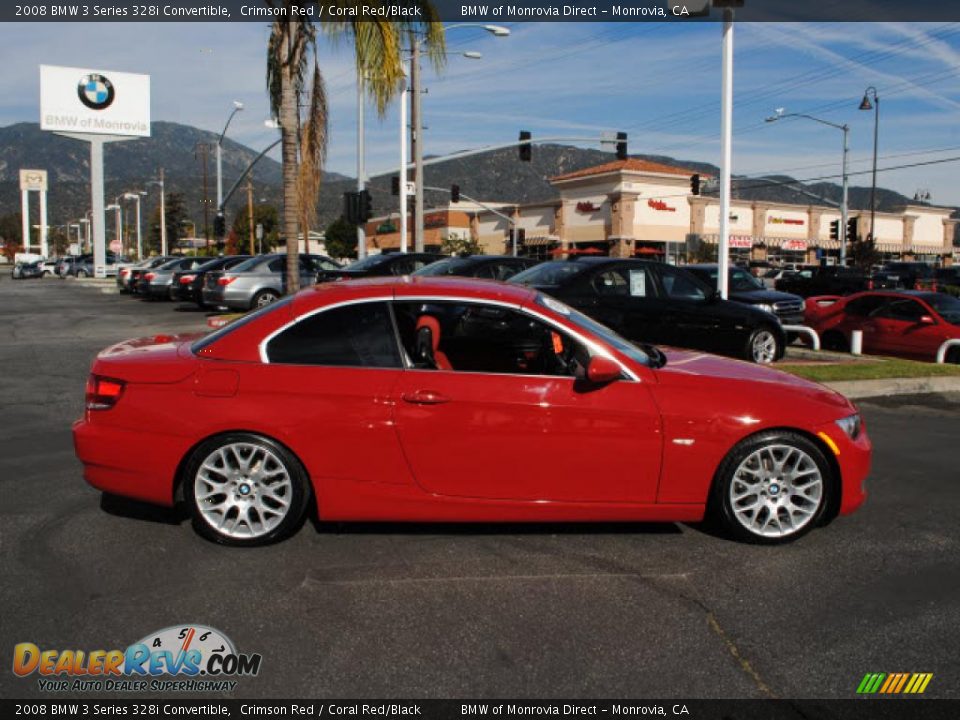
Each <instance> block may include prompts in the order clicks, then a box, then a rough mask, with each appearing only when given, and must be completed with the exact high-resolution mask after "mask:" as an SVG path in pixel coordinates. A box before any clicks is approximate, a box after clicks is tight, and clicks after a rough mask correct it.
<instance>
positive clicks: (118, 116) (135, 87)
mask: <svg viewBox="0 0 960 720" xmlns="http://www.w3.org/2000/svg"><path fill="white" fill-rule="evenodd" d="M40 127H41V129H43V130H56V131H59V132H72V133H90V134H95V135H132V136H140V137H148V136H149V135H150V76H149V75H135V74H133V73H124V72H112V71H110V70H91V69H89V68H71V67H57V66H53V65H41V66H40Z"/></svg>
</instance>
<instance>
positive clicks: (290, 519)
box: [183, 433, 311, 547]
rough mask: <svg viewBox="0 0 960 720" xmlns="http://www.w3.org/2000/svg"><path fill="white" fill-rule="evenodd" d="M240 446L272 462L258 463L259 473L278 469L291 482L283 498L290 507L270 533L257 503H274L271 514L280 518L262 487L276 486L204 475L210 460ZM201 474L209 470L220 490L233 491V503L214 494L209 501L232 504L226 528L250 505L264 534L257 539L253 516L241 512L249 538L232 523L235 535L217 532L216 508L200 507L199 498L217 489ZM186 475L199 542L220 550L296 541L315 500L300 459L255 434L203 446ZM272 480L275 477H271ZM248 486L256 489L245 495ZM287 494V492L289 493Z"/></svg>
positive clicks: (187, 495) (214, 440) (223, 438)
mask: <svg viewBox="0 0 960 720" xmlns="http://www.w3.org/2000/svg"><path fill="white" fill-rule="evenodd" d="M237 445H240V446H247V447H250V448H256V451H255V452H258V453H262V455H261V457H264V458H265V457H266V456H267V455H269V456H270V457H271V458H272V459H271V460H270V461H267V460H266V459H264V460H262V461H258V464H259V465H260V466H261V467H266V466H267V465H268V462H269V463H275V464H274V467H275V468H276V467H278V466H280V467H282V469H283V471H284V472H285V473H286V475H287V478H288V479H289V491H288V492H287V494H284V495H282V496H280V497H281V499H282V498H285V499H286V500H287V501H288V504H287V507H286V510H285V511H284V512H285V514H282V515H281V517H280V519H279V520H277V521H276V524H275V525H274V526H272V527H269V529H266V528H265V521H264V518H265V517H266V515H265V514H261V513H260V512H259V510H257V508H258V503H265V502H266V501H267V500H271V505H270V508H268V509H271V508H272V512H273V514H274V515H277V514H278V513H279V510H278V509H277V506H278V503H276V502H272V501H273V499H274V498H275V497H276V496H274V495H270V494H264V493H263V492H262V491H263V488H264V487H276V485H270V484H269V483H263V481H262V480H255V479H253V478H241V479H239V480H231V479H230V478H229V476H228V475H227V473H226V471H225V472H224V474H222V475H220V474H219V473H217V472H216V471H214V472H213V473H212V474H211V472H210V471H209V470H206V469H204V468H203V467H202V466H203V465H204V463H205V462H206V463H207V464H208V467H209V466H210V464H211V463H210V462H209V461H210V458H211V456H212V455H214V454H216V453H217V452H218V451H220V450H224V449H226V448H229V447H231V446H233V447H236V446H237ZM225 454H226V453H225ZM241 456H242V451H241ZM234 457H236V456H234ZM201 470H205V472H206V473H207V475H208V477H212V478H213V479H215V480H216V481H217V485H220V484H222V485H223V486H224V488H227V487H229V488H230V492H231V493H232V497H228V496H227V495H228V493H227V492H224V493H216V494H214V495H211V496H210V498H214V499H216V498H219V497H223V498H224V501H225V502H226V501H229V500H232V501H233V502H234V505H233V506H232V507H231V508H228V509H227V510H226V511H225V512H223V513H222V517H223V519H224V521H225V522H224V523H223V524H225V525H226V524H229V523H230V522H231V519H232V518H233V517H239V515H240V514H241V511H239V510H237V512H236V513H233V512H232V511H233V510H234V509H236V508H238V507H239V506H240V505H239V503H240V501H244V502H246V501H248V500H249V501H251V507H252V508H253V509H254V510H255V511H256V515H257V517H259V518H261V520H260V521H259V522H260V523H261V525H262V526H263V527H261V528H260V532H259V534H255V533H256V532H257V528H254V527H253V526H252V524H251V523H250V522H249V519H250V518H251V516H252V514H251V513H250V512H249V510H244V511H243V513H245V515H244V516H245V518H246V521H245V522H246V525H247V527H248V529H249V534H248V535H247V536H244V535H242V534H239V533H238V532H237V531H238V528H237V525H238V523H236V522H235V523H233V527H234V533H233V534H230V533H228V532H226V531H225V529H218V528H217V527H215V526H214V524H213V522H214V520H213V519H212V517H213V515H212V512H213V510H214V506H208V507H202V504H203V501H202V500H200V499H198V497H197V495H198V492H199V493H202V492H204V491H206V492H211V488H212V487H214V486H213V485H211V484H209V483H206V482H205V480H204V479H202V478H200V471H201ZM183 472H184V475H183V497H184V499H185V500H186V504H187V507H188V509H189V511H190V517H191V519H192V522H193V527H194V530H196V532H197V534H199V535H200V536H202V537H204V538H206V539H208V540H211V541H213V542H215V543H219V544H221V545H231V546H235V547H253V546H257V545H268V544H270V543H274V542H278V541H280V540H283V539H284V538H286V537H288V536H290V535H292V534H293V533H294V532H296V531H297V530H298V529H299V528H300V526H301V525H302V524H303V521H304V518H305V517H306V510H307V505H308V502H309V500H310V496H311V494H310V484H309V480H308V478H307V473H306V470H304V468H303V465H302V464H301V463H300V461H299V460H298V459H297V458H296V456H294V455H293V453H291V452H290V451H289V450H287V449H286V448H285V447H284V446H283V445H281V444H280V443H278V442H275V441H273V440H271V439H270V438H267V437H263V436H262V435H255V434H253V433H227V434H225V435H219V436H217V437H214V438H211V439H209V440H207V441H206V442H204V443H202V444H201V445H199V446H198V447H197V448H196V449H195V450H194V451H193V453H192V454H191V455H190V459H189V460H188V461H187V463H186V466H185V468H184V471H183ZM246 472H249V471H246ZM268 477H275V476H272V475H268ZM221 481H222V482H221ZM198 482H199V483H204V484H203V485H201V486H200V487H199V489H198ZM258 483H260V485H258ZM246 484H249V485H250V486H252V489H249V488H248V489H245V490H244V488H243V485H246ZM284 489H285V490H286V488H284ZM258 494H260V495H262V497H263V498H264V499H263V500H260V499H259V498H258ZM208 499H209V498H208ZM270 521H271V522H272V521H273V518H272V517H271V518H270ZM255 522H257V521H255Z"/></svg>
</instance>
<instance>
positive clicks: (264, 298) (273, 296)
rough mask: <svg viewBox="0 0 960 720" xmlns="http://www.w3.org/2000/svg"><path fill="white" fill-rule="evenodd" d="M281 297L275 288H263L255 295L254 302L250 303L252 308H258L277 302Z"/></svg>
mask: <svg viewBox="0 0 960 720" xmlns="http://www.w3.org/2000/svg"><path fill="white" fill-rule="evenodd" d="M279 297H280V296H279V295H278V294H277V293H275V292H274V291H273V290H261V291H260V292H258V293H257V294H256V295H254V296H253V302H252V303H250V309H251V310H256V309H257V308H262V307H263V306H265V305H269V304H270V303H272V302H276V300H277V299H278V298H279Z"/></svg>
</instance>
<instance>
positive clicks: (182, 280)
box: [180, 275, 197, 285]
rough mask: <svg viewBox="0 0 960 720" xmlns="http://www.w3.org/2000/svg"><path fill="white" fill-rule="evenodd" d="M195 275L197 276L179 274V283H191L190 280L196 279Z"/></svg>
mask: <svg viewBox="0 0 960 720" xmlns="http://www.w3.org/2000/svg"><path fill="white" fill-rule="evenodd" d="M196 277H197V276H196V275H181V276H180V284H181V285H189V284H190V283H192V282H193V281H194V279H196Z"/></svg>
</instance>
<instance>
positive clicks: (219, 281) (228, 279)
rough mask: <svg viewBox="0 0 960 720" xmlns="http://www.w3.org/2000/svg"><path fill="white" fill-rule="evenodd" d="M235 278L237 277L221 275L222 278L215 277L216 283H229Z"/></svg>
mask: <svg viewBox="0 0 960 720" xmlns="http://www.w3.org/2000/svg"><path fill="white" fill-rule="evenodd" d="M236 279H237V278H235V277H222V278H217V285H229V284H230V283H232V282H233V281H234V280H236Z"/></svg>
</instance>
